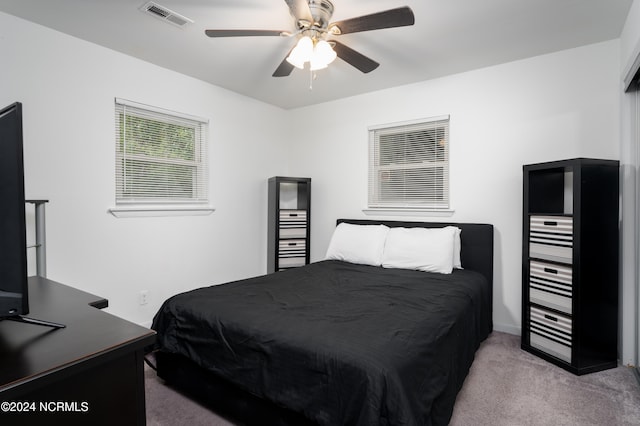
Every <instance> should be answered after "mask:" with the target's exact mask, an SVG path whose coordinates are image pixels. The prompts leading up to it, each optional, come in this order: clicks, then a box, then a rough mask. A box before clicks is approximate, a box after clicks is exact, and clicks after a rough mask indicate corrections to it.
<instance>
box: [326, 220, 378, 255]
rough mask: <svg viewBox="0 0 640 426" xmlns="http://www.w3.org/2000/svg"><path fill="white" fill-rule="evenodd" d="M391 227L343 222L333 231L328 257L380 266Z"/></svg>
mask: <svg viewBox="0 0 640 426" xmlns="http://www.w3.org/2000/svg"><path fill="white" fill-rule="evenodd" d="M388 232H389V227H388V226H385V225H353V224H350V223H344V222H343V223H341V224H339V225H338V226H337V227H336V229H335V230H334V231H333V236H332V237H331V242H330V243H329V248H328V249H327V255H326V259H336V260H344V261H345V262H350V263H360V264H363V265H373V266H380V264H381V263H382V251H383V250H384V242H385V240H386V238H387V233H388Z"/></svg>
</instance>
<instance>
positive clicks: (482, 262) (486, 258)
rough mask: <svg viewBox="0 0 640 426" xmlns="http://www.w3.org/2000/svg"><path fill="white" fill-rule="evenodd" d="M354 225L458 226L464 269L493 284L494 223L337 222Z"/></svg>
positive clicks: (344, 220) (361, 220) (355, 220)
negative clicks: (478, 273) (478, 274)
mask: <svg viewBox="0 0 640 426" xmlns="http://www.w3.org/2000/svg"><path fill="white" fill-rule="evenodd" d="M342 222H346V223H351V224H354V225H377V224H383V225H386V226H388V227H390V228H395V227H404V228H416V227H420V228H442V227H444V226H457V227H458V228H460V229H461V230H462V232H461V233H460V244H461V247H460V259H461V261H462V267H463V268H464V269H471V270H474V271H477V272H480V273H481V274H482V275H484V276H485V277H486V278H487V280H488V281H489V283H490V284H491V285H492V286H493V225H489V224H484V223H443V222H403V221H395V220H370V219H338V220H337V223H338V224H340V223H342Z"/></svg>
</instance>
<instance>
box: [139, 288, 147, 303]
mask: <svg viewBox="0 0 640 426" xmlns="http://www.w3.org/2000/svg"><path fill="white" fill-rule="evenodd" d="M138 303H139V304H141V305H146V304H147V303H149V290H142V291H140V293H138Z"/></svg>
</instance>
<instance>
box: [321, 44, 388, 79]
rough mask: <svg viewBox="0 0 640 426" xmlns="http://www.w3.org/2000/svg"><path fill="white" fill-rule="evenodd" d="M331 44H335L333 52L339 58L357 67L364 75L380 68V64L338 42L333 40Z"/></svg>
mask: <svg viewBox="0 0 640 426" xmlns="http://www.w3.org/2000/svg"><path fill="white" fill-rule="evenodd" d="M331 43H335V45H334V46H333V50H334V51H335V52H336V54H337V55H338V58H340V59H342V60H343V61H345V62H346V63H348V64H349V65H352V66H354V67H356V68H357V69H359V70H360V71H362V72H363V73H368V72H371V71H373V70H375V69H376V68H378V66H380V64H379V63H377V62H376V61H374V60H373V59H370V58H367V57H366V56H364V55H363V54H362V53H360V52H356V51H355V50H353V49H352V48H350V47H347V46H345V45H344V44H342V43H340V42H338V41H335V40H331Z"/></svg>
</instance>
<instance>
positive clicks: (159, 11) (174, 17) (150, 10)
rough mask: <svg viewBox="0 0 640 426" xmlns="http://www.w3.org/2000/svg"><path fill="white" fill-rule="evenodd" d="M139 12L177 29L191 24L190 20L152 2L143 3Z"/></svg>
mask: <svg viewBox="0 0 640 426" xmlns="http://www.w3.org/2000/svg"><path fill="white" fill-rule="evenodd" d="M140 10H141V11H143V12H145V13H147V14H149V15H151V16H153V17H155V18H158V19H162V20H163V21H165V22H169V23H171V24H173V25H175V26H177V27H184V26H185V25H186V24H193V20H192V19H189V18H187V17H186V16H182V15H180V14H179V13H176V12H174V11H173V10H171V9H167V8H166V7H164V6H160V5H159V4H158V3H154V2H152V1H150V2H148V3H145V4H144V5H143V6H142V7H141V8H140Z"/></svg>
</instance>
